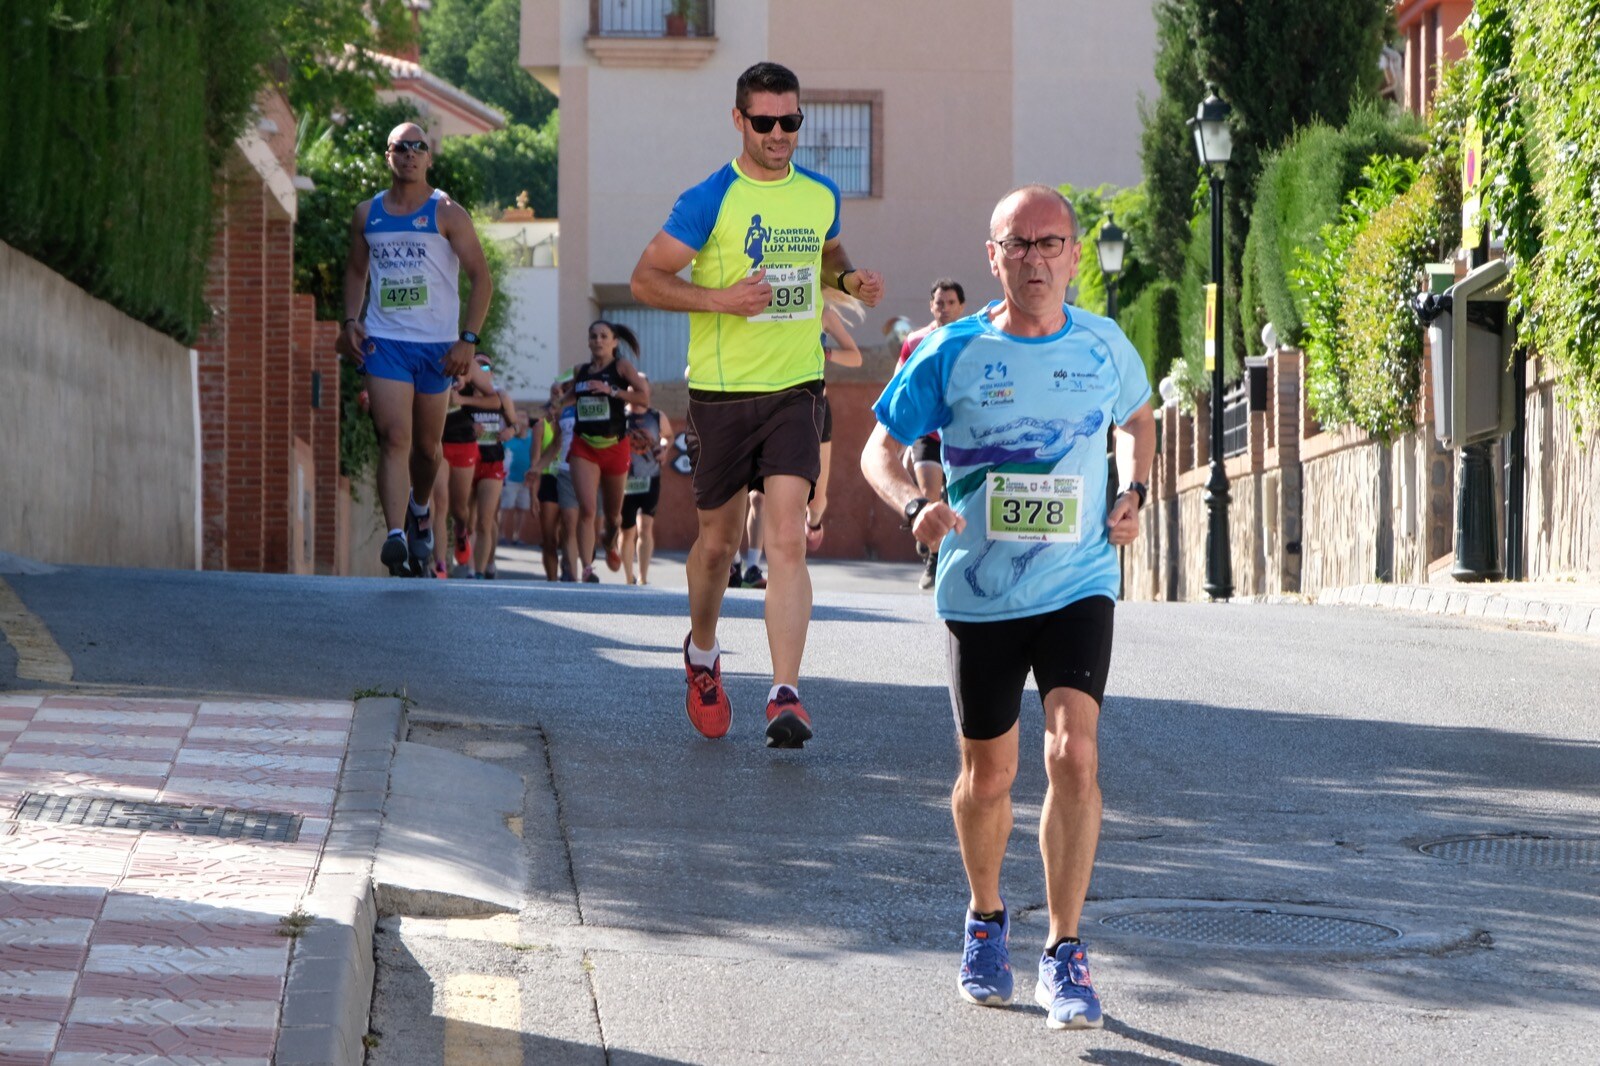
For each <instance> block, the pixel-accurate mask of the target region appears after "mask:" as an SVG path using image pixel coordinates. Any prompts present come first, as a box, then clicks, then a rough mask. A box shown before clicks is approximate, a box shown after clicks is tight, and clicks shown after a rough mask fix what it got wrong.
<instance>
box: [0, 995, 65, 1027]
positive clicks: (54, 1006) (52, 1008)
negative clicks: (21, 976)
mask: <svg viewBox="0 0 1600 1066" xmlns="http://www.w3.org/2000/svg"><path fill="white" fill-rule="evenodd" d="M71 1009H72V1000H71V999H70V998H69V997H68V996H45V995H40V994H38V993H35V992H20V993H17V994H15V995H10V996H7V997H6V998H5V1002H4V1003H0V1020H3V1021H8V1022H50V1023H52V1024H55V1025H60V1024H61V1023H62V1022H64V1021H66V1020H67V1013H68V1012H69V1011H70V1010H71Z"/></svg>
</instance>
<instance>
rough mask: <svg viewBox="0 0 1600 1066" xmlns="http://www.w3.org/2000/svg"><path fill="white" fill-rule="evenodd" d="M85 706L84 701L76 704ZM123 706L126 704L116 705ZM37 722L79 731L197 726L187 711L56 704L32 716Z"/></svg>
mask: <svg viewBox="0 0 1600 1066" xmlns="http://www.w3.org/2000/svg"><path fill="white" fill-rule="evenodd" d="M77 702H78V703H79V704H82V703H83V702H84V701H81V700H80V701H77ZM115 702H124V701H115ZM33 720H34V721H35V722H53V723H59V724H61V725H62V726H65V725H66V724H67V723H73V725H74V726H75V727H76V728H78V729H80V730H85V731H87V730H91V729H92V730H97V731H99V730H106V729H108V728H109V727H121V728H123V729H126V728H127V727H128V726H138V727H139V728H140V729H188V728H189V726H191V725H193V724H194V712H193V711H185V710H166V711H158V710H155V709H153V708H150V709H144V710H137V709H135V710H127V709H119V708H117V707H113V706H102V705H91V706H72V707H68V706H63V705H61V704H59V703H57V702H55V701H54V700H52V701H49V702H47V703H46V704H45V706H43V707H40V708H39V709H38V710H37V711H35V712H33Z"/></svg>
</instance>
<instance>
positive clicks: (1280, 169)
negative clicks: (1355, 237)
mask: <svg viewBox="0 0 1600 1066" xmlns="http://www.w3.org/2000/svg"><path fill="white" fill-rule="evenodd" d="M1424 147H1425V145H1424V142H1423V140H1422V128H1421V125H1420V123H1418V122H1417V120H1416V119H1414V118H1411V117H1410V116H1409V115H1403V116H1397V115H1395V114H1394V113H1386V112H1385V111H1384V110H1383V109H1380V108H1379V107H1376V106H1371V105H1368V106H1363V107H1359V108H1357V109H1356V110H1355V111H1354V112H1353V113H1352V114H1351V116H1350V121H1349V122H1348V123H1347V124H1346V125H1344V126H1343V127H1340V128H1337V129H1336V128H1334V127H1332V126H1328V125H1326V124H1324V123H1321V122H1314V123H1312V124H1310V125H1308V126H1305V127H1302V128H1301V129H1300V131H1299V132H1298V133H1296V134H1295V136H1294V139H1293V140H1291V141H1290V142H1289V143H1288V144H1287V145H1285V146H1284V148H1283V150H1282V151H1280V152H1278V153H1276V154H1274V155H1273V156H1271V157H1270V158H1269V159H1268V160H1267V163H1266V166H1265V168H1264V169H1263V170H1262V172H1261V181H1260V183H1259V184H1258V185H1257V186H1256V199H1255V206H1254V208H1253V209H1252V211H1251V215H1250V235H1249V237H1248V238H1247V239H1246V241H1245V249H1244V277H1243V279H1242V282H1241V284H1242V290H1241V299H1242V301H1243V307H1242V314H1243V316H1244V328H1245V330H1246V332H1247V334H1248V336H1247V337H1246V339H1247V340H1252V339H1253V338H1255V337H1258V336H1260V334H1261V327H1262V326H1264V325H1266V324H1267V323H1268V322H1271V323H1272V324H1273V326H1274V327H1275V328H1276V329H1277V331H1278V339H1279V340H1280V341H1281V342H1282V343H1284V344H1288V345H1293V346H1295V347H1298V346H1299V345H1300V344H1301V343H1302V341H1303V339H1304V338H1303V332H1304V328H1305V311H1304V309H1303V307H1302V306H1301V302H1300V299H1299V295H1298V293H1297V292H1296V291H1295V290H1294V288H1293V287H1292V286H1291V285H1290V284H1289V270H1290V268H1292V267H1294V266H1295V265H1296V262H1297V260H1296V249H1299V248H1308V247H1312V246H1314V245H1315V244H1316V241H1317V234H1318V232H1319V231H1320V230H1321V229H1322V227H1323V226H1324V225H1326V224H1327V223H1329V222H1332V221H1334V220H1335V219H1337V218H1338V216H1339V207H1340V205H1341V204H1343V203H1344V199H1345V195H1346V194H1347V193H1348V192H1349V191H1350V190H1351V189H1352V188H1354V187H1355V186H1356V185H1357V184H1358V183H1359V182H1360V180H1361V168H1362V167H1364V166H1366V164H1367V161H1368V160H1369V159H1371V158H1372V157H1373V156H1375V155H1397V156H1403V157H1405V158H1409V159H1415V158H1418V157H1420V156H1421V155H1422V154H1423V149H1424Z"/></svg>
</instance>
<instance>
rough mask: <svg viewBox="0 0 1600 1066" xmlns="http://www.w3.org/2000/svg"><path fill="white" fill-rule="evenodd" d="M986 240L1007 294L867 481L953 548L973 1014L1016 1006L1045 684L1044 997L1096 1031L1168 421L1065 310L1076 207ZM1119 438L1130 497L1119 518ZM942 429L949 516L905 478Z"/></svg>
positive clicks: (939, 339) (934, 370) (1027, 209)
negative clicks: (1153, 505)
mask: <svg viewBox="0 0 1600 1066" xmlns="http://www.w3.org/2000/svg"><path fill="white" fill-rule="evenodd" d="M989 234H990V238H989V241H988V242H987V247H988V254H989V267H990V271H991V272H992V273H993V274H994V275H995V277H996V278H998V279H999V281H1000V286H1001V289H1002V290H1003V292H1004V294H1005V298H1004V299H1003V300H1000V301H997V302H995V303H991V304H990V305H989V306H987V307H985V308H984V309H983V310H982V311H980V312H978V313H977V314H975V315H971V316H968V317H966V318H962V319H958V320H956V321H955V322H952V323H950V324H949V325H946V326H942V327H940V328H939V329H937V330H935V331H934V332H933V333H931V334H930V335H929V336H928V337H927V339H926V340H924V341H923V342H922V344H921V345H920V346H919V347H918V348H917V351H916V354H914V355H913V356H912V357H911V359H910V360H909V361H908V362H907V363H906V364H905V365H904V366H902V367H901V368H900V369H899V371H897V372H896V374H895V376H894V378H893V380H891V381H890V382H889V384H888V386H887V387H886V388H885V389H884V392H883V395H882V396H881V397H879V399H878V402H877V403H876V404H875V405H874V407H873V411H874V413H875V414H876V415H877V417H878V425H877V427H876V428H875V429H874V430H873V434H872V438H871V439H870V440H869V441H868V442H867V446H866V449H865V450H864V451H863V452H862V455H861V468H862V471H863V473H864V474H865V475H866V477H867V480H868V482H869V483H870V484H871V485H872V486H873V488H874V489H875V490H876V491H877V493H878V495H880V496H881V497H883V499H884V500H885V501H886V502H887V503H889V504H890V505H892V506H894V507H895V508H897V509H898V510H900V511H901V512H902V513H903V514H904V515H905V516H906V522H907V525H908V526H910V528H911V530H912V532H913V533H914V535H915V536H916V537H917V539H918V540H919V541H921V542H922V543H923V544H926V545H927V546H928V548H929V549H930V550H937V551H938V552H939V568H938V576H937V580H936V584H935V593H934V602H935V605H936V607H937V610H938V613H939V616H940V617H941V618H943V619H944V620H945V625H946V626H947V627H948V629H949V630H950V640H949V647H950V696H951V703H952V706H953V708H954V710H955V716H956V722H957V726H958V727H959V729H960V733H961V738H960V747H961V771H960V774H959V776H958V777H957V779H956V785H955V789H954V791H953V793H952V796H951V806H952V810H953V812H954V815H955V823H956V835H957V838H958V839H959V841H960V845H961V857H962V862H963V864H964V865H965V867H966V872H967V880H968V883H969V885H970V888H971V893H972V894H971V899H970V900H969V902H968V908H969V909H968V913H967V919H966V941H965V949H964V952H963V958H962V967H961V972H960V975H959V977H958V985H957V987H958V989H959V991H960V993H961V995H962V996H964V997H965V998H966V999H968V1000H970V1001H972V1002H974V1003H979V1004H983V1005H986V1006H1000V1005H1003V1004H1006V1003H1009V1002H1011V997H1012V991H1013V979H1012V973H1011V963H1010V955H1009V945H1008V940H1009V934H1010V920H1009V918H1008V916H1007V914H1006V909H1005V903H1004V901H1003V900H1002V898H1001V894H1000V865H1001V861H1002V859H1003V858H1004V857H1005V850H1006V841H1007V839H1008V838H1009V837H1010V834H1011V823H1012V818H1011V785H1012V782H1013V780H1014V779H1015V777H1016V767H1017V757H1018V748H1019V744H1018V719H1019V717H1020V713H1021V701H1022V692H1023V687H1024V685H1025V684H1026V683H1027V677H1028V673H1029V671H1030V670H1031V671H1032V672H1033V675H1034V681H1035V683H1036V684H1037V686H1038V688H1039V692H1040V695H1041V697H1042V699H1043V702H1044V717H1045V766H1046V770H1047V773H1048V777H1049V781H1050V784H1049V789H1048V791H1047V792H1046V794H1045V801H1044V808H1043V815H1042V817H1041V819H1040V829H1039V837H1040V840H1039V844H1040V850H1041V852H1042V853H1043V855H1044V863H1045V885H1046V893H1047V896H1048V900H1047V903H1048V908H1049V915H1050V932H1049V938H1048V940H1047V941H1046V945H1045V950H1044V954H1043V956H1042V957H1041V959H1040V962H1039V980H1038V983H1037V985H1036V987H1035V992H1034V998H1035V1000H1036V1001H1037V1002H1038V1003H1039V1004H1040V1005H1041V1006H1043V1007H1044V1008H1045V1009H1046V1010H1047V1011H1048V1012H1049V1013H1048V1016H1047V1018H1046V1022H1047V1024H1048V1025H1049V1026H1050V1027H1051V1028H1055V1029H1067V1028H1073V1029H1082V1028H1098V1027H1099V1026H1100V1025H1101V1012H1100V1002H1099V997H1098V995H1097V994H1096V992H1095V990H1094V986H1093V982H1092V980H1091V979H1090V976H1089V967H1088V959H1087V954H1086V951H1085V949H1084V946H1083V944H1082V942H1081V941H1080V940H1079V939H1078V922H1079V919H1080V917H1081V915H1082V912H1083V902H1084V899H1085V897H1086V896H1087V894H1088V890H1089V878H1090V874H1091V873H1092V871H1093V868H1094V853H1095V848H1096V846H1097V844H1098V843H1099V836H1100V787H1099V783H1098V765H1099V744H1098V738H1097V732H1096V729H1097V724H1098V720H1099V715H1100V703H1101V700H1102V699H1103V697H1104V694H1105V684H1106V673H1107V669H1108V667H1109V665H1110V661H1111V633H1112V614H1113V609H1114V606H1115V600H1116V597H1117V595H1118V593H1119V591H1120V584H1121V580H1120V571H1119V567H1118V561H1117V551H1116V549H1117V547H1118V546H1121V545H1126V544H1130V543H1132V542H1133V540H1134V538H1135V537H1137V536H1138V534H1139V518H1138V514H1139V509H1140V507H1141V506H1142V505H1143V503H1144V499H1145V496H1146V494H1147V489H1146V488H1145V482H1146V480H1147V479H1148V478H1149V474H1150V467H1151V463H1152V462H1153V460H1154V458H1155V416H1154V414H1153V413H1152V412H1151V410H1150V404H1149V399H1150V384H1149V381H1148V380H1147V378H1146V375H1145V372H1144V364H1143V363H1142V362H1141V360H1140V358H1139V354H1138V352H1137V351H1135V350H1134V347H1133V345H1132V344H1130V343H1129V342H1128V339H1127V338H1126V337H1125V336H1124V335H1123V333H1122V331H1121V330H1120V329H1119V328H1118V327H1117V325H1116V323H1115V322H1112V321H1111V320H1110V319H1106V318H1102V317H1100V316H1098V315H1091V314H1089V313H1088V312H1086V311H1083V310H1080V309H1079V308H1076V307H1069V306H1067V304H1066V292H1067V287H1068V285H1070V284H1071V282H1072V278H1073V275H1074V274H1075V273H1076V271H1077V265H1078V254H1079V245H1078V240H1079V233H1078V226H1077V216H1076V213H1075V212H1074V211H1073V208H1072V204H1071V203H1070V202H1068V201H1067V199H1066V198H1065V197H1063V196H1062V195H1061V194H1060V193H1059V192H1057V191H1056V190H1054V189H1052V188H1050V187H1049V186H1045V185H1030V186H1025V187H1023V188H1021V189H1017V190H1015V191H1014V192H1012V193H1009V194H1008V195H1007V196H1006V197H1005V198H1004V199H1002V200H1001V201H1000V203H999V204H998V205H997V206H996V207H995V210H994V214H993V216H992V218H991V219H990V225H989ZM1112 425H1116V426H1117V427H1119V428H1120V429H1121V430H1122V433H1120V434H1119V435H1118V448H1117V466H1118V469H1119V470H1120V471H1121V472H1122V473H1123V475H1124V476H1125V477H1127V478H1128V482H1127V488H1126V489H1125V490H1124V491H1123V492H1122V494H1121V495H1119V496H1117V497H1116V500H1115V502H1114V503H1113V504H1112V505H1111V507H1110V509H1109V513H1108V509H1107V504H1106V476H1107V471H1106V462H1105V454H1106V435H1107V433H1108V432H1109V430H1110V427H1111V426H1112ZM935 430H937V431H939V433H940V434H941V436H942V439H943V463H944V469H945V477H946V483H947V485H948V488H947V490H946V491H947V495H948V499H949V502H948V503H946V502H943V501H939V500H929V499H928V498H927V497H925V496H922V495H921V494H920V492H919V490H918V488H917V485H916V482H914V481H913V480H912V479H911V477H910V475H909V474H907V473H906V471H905V468H904V466H902V465H901V463H900V454H901V452H902V450H903V449H904V448H905V446H906V444H907V443H908V442H910V441H914V440H916V439H917V438H918V437H921V436H923V435H924V434H927V433H931V432H933V431H935Z"/></svg>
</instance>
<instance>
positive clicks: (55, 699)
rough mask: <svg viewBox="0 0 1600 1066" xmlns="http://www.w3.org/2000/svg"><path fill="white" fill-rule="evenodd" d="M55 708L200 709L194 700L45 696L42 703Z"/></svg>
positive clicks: (188, 712)
mask: <svg viewBox="0 0 1600 1066" xmlns="http://www.w3.org/2000/svg"><path fill="white" fill-rule="evenodd" d="M42 706H44V707H46V708H53V709H57V710H81V711H110V712H116V713H124V714H163V713H165V714H186V715H193V714H194V713H195V712H196V711H198V710H199V709H200V704H199V703H197V702H195V701H194V700H151V699H140V698H126V697H120V696H46V697H45V698H44V703H43V705H42Z"/></svg>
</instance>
